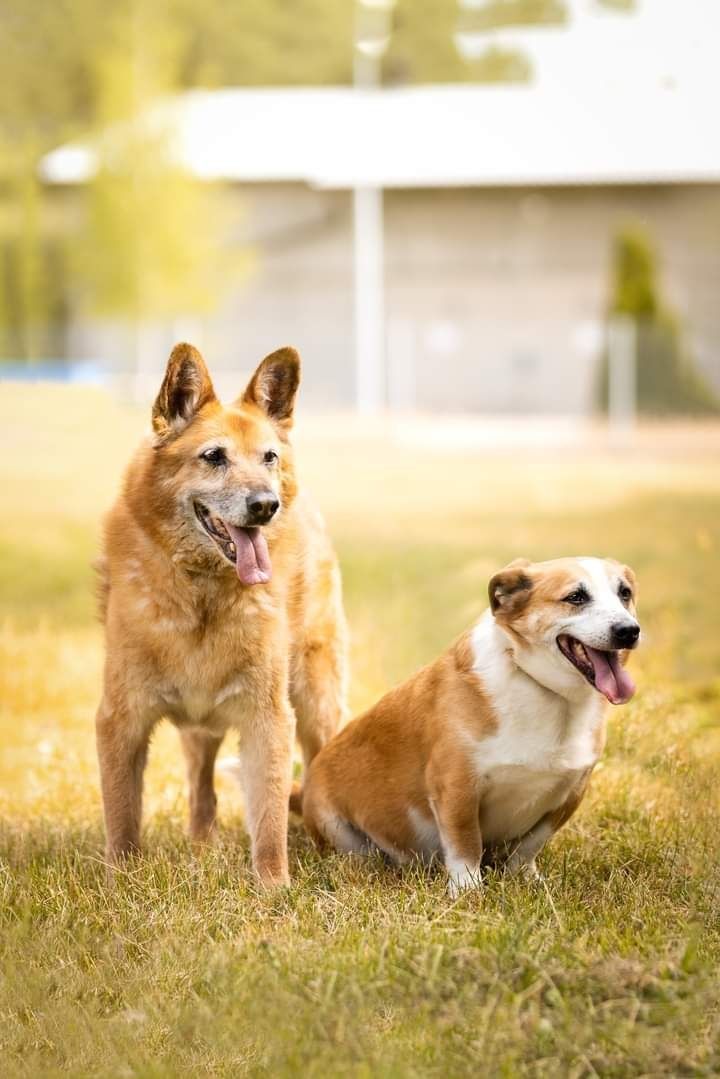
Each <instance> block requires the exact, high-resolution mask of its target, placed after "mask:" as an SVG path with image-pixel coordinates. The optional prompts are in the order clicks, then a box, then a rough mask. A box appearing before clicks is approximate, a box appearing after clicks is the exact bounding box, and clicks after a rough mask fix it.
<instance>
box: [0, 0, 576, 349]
mask: <svg viewBox="0 0 720 1079" xmlns="http://www.w3.org/2000/svg"><path fill="white" fill-rule="evenodd" d="M354 15H355V4H354V2H353V0H294V2H293V3H292V4H289V3H287V0H243V2H242V3H241V4H237V3H230V2H228V0H204V2H203V3H202V4H199V3H197V0H117V2H115V3H113V4H112V5H108V4H107V3H105V2H103V0H33V3H32V4H28V3H27V0H0V43H1V44H2V55H3V64H2V65H1V66H0V100H1V101H2V103H3V104H2V110H1V112H0V356H5V357H11V358H14V359H33V358H36V357H40V356H43V357H52V356H53V355H57V354H59V348H58V342H59V340H60V338H61V334H62V326H63V320H64V316H65V310H66V305H67V302H68V290H69V291H70V294H71V296H72V299H73V302H74V303H75V304H76V305H77V306H79V308H80V309H81V310H85V311H87V312H88V313H95V312H102V313H106V314H107V313H117V314H120V315H126V316H128V317H131V318H138V317H149V316H151V315H154V314H159V313H166V312H168V311H169V310H172V309H173V308H176V309H178V310H183V311H185V312H187V311H193V310H204V309H205V308H206V307H207V305H208V304H209V303H211V302H213V301H217V300H218V299H219V298H220V295H221V288H220V283H221V282H226V283H229V282H230V281H231V280H232V271H233V269H237V270H238V271H239V272H242V268H243V267H242V265H241V266H239V267H233V266H229V265H228V264H226V263H225V262H223V259H222V257H220V258H219V257H218V252H222V244H221V243H220V237H219V232H218V222H219V218H220V214H219V204H220V202H221V200H222V193H221V192H218V191H217V190H213V188H212V187H211V186H210V185H200V184H198V183H197V182H196V181H195V180H193V179H192V178H191V177H190V176H189V175H187V174H183V173H182V171H181V170H180V169H178V168H177V166H176V165H174V164H173V162H172V160H171V158H170V154H169V145H168V139H167V138H166V137H165V135H164V133H163V132H159V133H158V132H157V131H156V130H155V131H153V132H152V133H151V132H148V131H147V130H146V129H144V128H143V127H142V125H141V124H140V117H141V116H142V115H143V113H145V112H146V109H147V106H148V105H149V104H150V103H151V102H152V101H153V100H155V99H157V98H158V97H160V96H162V95H164V94H168V93H171V92H175V91H178V90H182V89H188V88H193V87H218V86H262V85H309V84H313V85H318V84H343V83H344V84H347V83H350V82H351V81H352V76H353V26H354ZM458 17H459V8H458V4H457V0H400V2H399V3H398V5H397V7H396V9H395V12H394V15H393V21H394V28H393V36H392V44H391V48H390V49H389V51H388V53H387V56H386V57H385V60H384V64H383V79H384V80H385V81H386V82H388V83H398V82H403V83H413V82H438V81H463V80H473V81H498V80H523V79H527V78H529V77H530V75H531V71H530V66H529V64H528V62H527V60H526V59H525V58H524V57H523V56H522V54H519V53H517V52H516V51H513V50H503V49H498V48H493V47H491V46H489V47H488V49H487V50H486V51H485V52H484V53H483V54H482V55H481V56H479V57H477V58H475V59H473V60H472V61H466V60H463V59H462V58H461V56H460V54H459V53H458V51H457V50H456V48H455V46H454V44H453V33H454V32H455V29H456V28H457V25H458ZM468 17H469V18H470V19H471V21H472V22H473V23H474V24H475V23H476V24H477V27H478V29H481V30H482V29H493V28H496V27H499V26H502V25H517V24H519V23H522V22H527V23H528V24H532V23H546V22H548V21H552V20H558V19H562V18H563V17H564V5H563V4H562V3H561V2H559V0H506V2H502V3H500V2H494V3H490V4H489V5H488V6H487V7H486V8H485V9H483V10H482V11H470V12H469V13H468ZM121 121H122V122H125V123H126V124H127V125H128V126H127V128H126V129H123V135H122V137H117V136H116V137H115V139H114V143H113V146H112V148H110V147H109V146H107V145H105V144H104V143H103V142H102V140H101V141H100V147H101V154H100V158H101V167H100V169H99V172H98V175H97V176H96V178H95V180H94V181H93V182H92V183H91V184H89V185H88V187H87V189H86V190H85V192H84V193H83V194H82V197H80V198H79V199H78V198H77V197H76V195H68V194H67V193H63V192H62V191H48V190H46V189H45V188H43V185H42V184H41V181H40V178H39V174H38V166H39V162H40V160H41V158H42V157H43V155H44V154H46V153H47V152H49V151H50V150H52V149H53V148H54V147H56V146H57V145H59V144H60V143H62V142H65V141H67V140H69V139H72V138H75V137H87V136H88V135H94V136H95V137H96V138H98V136H99V135H100V133H101V132H104V131H107V129H108V125H116V126H117V125H118V123H119V122H121ZM130 121H132V122H133V123H132V124H131V123H129V122H130ZM178 222H180V223H181V227H178ZM70 235H72V237H73V241H72V245H71V247H72V249H71V250H70V249H69V248H70V245H69V243H68V237H69V236H70ZM108 250H112V251H113V258H112V259H108V258H107V251H108Z"/></svg>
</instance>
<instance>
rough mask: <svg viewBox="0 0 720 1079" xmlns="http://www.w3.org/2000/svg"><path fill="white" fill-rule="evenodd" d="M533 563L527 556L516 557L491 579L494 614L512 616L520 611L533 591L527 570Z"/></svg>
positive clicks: (490, 593) (489, 591)
mask: <svg viewBox="0 0 720 1079" xmlns="http://www.w3.org/2000/svg"><path fill="white" fill-rule="evenodd" d="M531 565H532V563H531V562H529V561H528V559H527V558H516V559H515V561H514V562H510V564H509V565H507V566H505V568H504V569H501V570H500V572H499V573H496V574H495V576H494V577H493V578H492V579H491V581H490V584H489V585H488V595H489V597H490V609H491V611H492V613H493V614H494V615H499V616H505V617H507V618H512V617H514V616H515V615H516V614H519V613H520V611H521V610H522V608H523V607H524V606H525V604H526V603H527V601H528V600H529V598H530V593H531V592H532V586H533V585H532V579H531V577H530V575H529V574H528V572H527V571H528V568H529V567H530V566H531Z"/></svg>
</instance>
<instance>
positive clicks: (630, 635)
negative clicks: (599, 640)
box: [612, 622, 640, 648]
mask: <svg viewBox="0 0 720 1079" xmlns="http://www.w3.org/2000/svg"><path fill="white" fill-rule="evenodd" d="M612 636H613V644H614V645H615V647H616V648H634V647H635V645H636V644H637V641H638V637H639V636H640V626H639V625H638V624H637V622H616V623H615V625H614V626H613V627H612Z"/></svg>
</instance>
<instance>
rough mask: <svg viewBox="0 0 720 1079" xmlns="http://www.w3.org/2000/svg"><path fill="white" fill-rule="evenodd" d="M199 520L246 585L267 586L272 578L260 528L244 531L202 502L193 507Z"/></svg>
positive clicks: (266, 549) (265, 544)
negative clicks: (211, 510) (212, 511)
mask: <svg viewBox="0 0 720 1079" xmlns="http://www.w3.org/2000/svg"><path fill="white" fill-rule="evenodd" d="M193 508H194V510H195V516H196V517H197V519H198V521H199V522H200V524H201V525H202V526H203V528H204V530H205V531H206V532H207V534H208V536H210V539H211V540H213V542H214V543H215V545H216V547H217V548H218V550H219V551H220V552H221V554H222V555H223V556H224V557H225V558H226V559H227V561H228V562H231V563H232V564H233V565H234V566H235V572H236V573H237V575H238V577H239V578H240V580H241V581H242V583H243V584H248V585H251V584H265V583H266V582H267V581H269V580H270V578H271V576H272V565H271V563H270V553H269V551H268V545H267V541H266V539H265V536H264V535H263V533H262V530H261V529H260V528H240V527H238V525H233V524H230V522H229V521H224V520H223V519H222V518H221V517H218V516H217V515H216V514H214V513H211V512H210V510H209V509H208V508H207V506H203V504H202V502H195V503H193Z"/></svg>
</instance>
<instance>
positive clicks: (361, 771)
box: [303, 558, 640, 893]
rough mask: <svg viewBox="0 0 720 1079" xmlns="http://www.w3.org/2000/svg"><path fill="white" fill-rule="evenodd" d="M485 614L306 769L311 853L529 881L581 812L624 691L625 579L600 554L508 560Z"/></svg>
mask: <svg viewBox="0 0 720 1079" xmlns="http://www.w3.org/2000/svg"><path fill="white" fill-rule="evenodd" d="M489 591H490V609H489V610H488V611H487V612H486V613H485V615H484V616H483V617H482V618H481V619H480V621H479V622H478V623H477V625H476V626H475V627H474V628H473V629H472V630H470V631H469V632H468V633H466V634H464V635H463V636H462V637H460V639H459V640H458V641H456V642H455V644H453V645H452V646H451V647H450V648H449V649H448V650H447V651H446V652H444V653H443V655H441V656H440V658H439V659H437V660H435V662H434V663H431V664H430V665H429V666H427V667H424V668H423V669H422V670H420V671H418V672H417V674H415V675H413V677H412V678H410V679H409V680H408V681H407V682H405V683H404V684H403V685H401V686H397V687H396V688H395V689H392V690H390V692H389V693H387V694H386V695H385V696H384V697H383V698H382V699H381V700H380V701H378V703H377V704H376V705H375V706H374V708H371V709H370V710H369V711H368V712H366V713H365V715H363V716H360V718H359V719H356V720H354V722H352V723H350V724H349V725H348V726H347V727H345V729H344V730H342V731H341V732H340V734H338V736H337V737H336V738H334V739H333V741H332V742H330V744H329V745H328V746H326V747H325V749H323V751H322V752H321V753H320V754H319V755H318V756H317V758H316V759H315V760H314V761H313V764H312V766H311V768H310V770H309V773H308V776H307V779H306V785H305V791H304V794H303V815H304V818H305V823H306V825H307V827H308V828H309V830H310V832H311V834H312V835H313V836H314V837H315V839H316V840H318V841H319V842H320V843H321V844H322V843H324V842H327V843H330V844H332V845H333V846H334V847H335V848H336V849H337V850H340V851H347V852H351V853H358V854H364V853H367V852H368V851H370V850H372V849H377V848H379V849H380V850H382V851H384V852H385V853H386V854H387V855H388V856H389V857H390V858H392V859H393V860H395V861H396V862H399V863H402V862H405V861H407V860H408V859H409V858H410V857H412V856H414V855H415V856H417V855H419V856H421V857H426V858H433V857H435V856H436V855H439V856H441V857H442V858H443V859H444V862H445V866H446V868H447V871H448V875H449V878H450V890H451V892H453V893H457V892H458V891H460V890H461V889H463V888H467V887H470V886H472V885H473V884H476V883H478V882H479V874H480V868H481V864H482V861H483V855H484V854H485V853H490V854H491V855H495V856H496V860H502V859H503V858H504V859H505V863H506V867H507V869H508V870H509V871H510V872H517V871H518V870H521V869H522V870H524V871H525V872H526V873H528V874H530V875H535V874H536V869H535V857H536V855H537V854H538V853H539V852H540V850H541V849H542V847H543V846H544V844H545V843H546V842H547V840H548V839H549V838H550V837H551V836H552V835H553V833H554V832H555V831H556V830H557V829H558V828H560V827H561V826H562V825H563V824H564V823H565V822H566V821H567V820H568V819H569V818H570V817H571V816H572V814H573V813H574V812H575V810H576V809H577V807H578V805H579V804H580V802H581V800H582V798H583V795H584V793H585V789H586V787H587V783H588V780H589V778H590V773H591V772H592V770H593V768H594V766H595V764H596V762H597V760H598V758H599V757H600V754H601V753H602V749H603V744H604V741H605V715H604V713H605V707H604V706H605V700H608V701H610V702H611V703H612V704H624V703H625V701H627V700H629V699H630V697H632V695H633V693H634V691H635V687H634V685H633V682H632V679H631V678H630V675H629V674H628V673H627V671H626V670H625V668H624V664H625V662H626V660H627V656H628V652H629V650H630V649H632V648H634V647H635V645H636V644H637V641H638V638H639V635H640V627H639V625H638V622H637V618H636V615H635V601H636V586H635V577H634V574H633V572H632V570H631V569H630V568H629V567H628V566H622V565H620V564H619V563H618V562H614V561H612V560H611V559H600V558H560V559H555V560H554V561H551V562H537V563H531V562H528V561H527V560H525V559H519V560H518V561H517V562H513V563H512V564H511V565H509V566H506V567H505V569H504V570H501V571H500V572H499V573H497V574H496V575H495V576H494V577H493V578H492V580H491V581H490V586H489Z"/></svg>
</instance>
